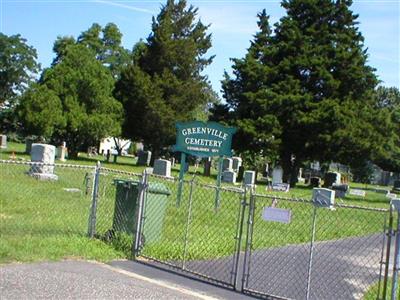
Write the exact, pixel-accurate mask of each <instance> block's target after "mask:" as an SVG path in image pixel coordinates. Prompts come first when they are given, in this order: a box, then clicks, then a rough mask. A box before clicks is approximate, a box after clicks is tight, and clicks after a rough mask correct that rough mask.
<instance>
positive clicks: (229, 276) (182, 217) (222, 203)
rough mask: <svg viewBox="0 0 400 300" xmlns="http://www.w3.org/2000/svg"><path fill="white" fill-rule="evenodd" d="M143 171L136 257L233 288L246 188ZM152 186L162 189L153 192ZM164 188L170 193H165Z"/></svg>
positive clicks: (235, 277)
mask: <svg viewBox="0 0 400 300" xmlns="http://www.w3.org/2000/svg"><path fill="white" fill-rule="evenodd" d="M178 184H179V182H178V181H177V180H175V179H171V180H166V179H165V177H160V176H156V175H150V174H146V175H145V176H144V179H143V184H142V186H143V190H142V193H141V194H140V197H139V199H140V201H139V204H138V205H139V208H138V210H139V212H140V213H139V215H140V217H139V219H138V223H137V229H138V230H137V233H136V243H135V256H136V258H137V259H138V260H141V261H145V262H146V263H151V264H153V265H156V266H163V267H167V268H169V269H173V270H175V271H177V272H180V273H184V274H190V275H192V276H195V277H197V278H201V279H203V280H206V281H210V282H213V283H216V284H219V285H222V286H225V287H230V288H235V286H236V285H237V281H238V280H237V279H238V278H237V274H238V273H239V272H238V266H239V249H240V247H241V246H240V245H241V236H242V228H243V220H244V209H245V204H246V200H245V195H246V193H245V191H244V190H242V189H233V188H232V189H230V188H220V190H219V202H217V201H216V191H217V187H216V186H213V185H208V184H202V183H198V182H196V180H195V179H193V180H191V181H184V182H183V188H182V198H181V201H180V202H179V201H177V190H178ZM155 188H158V189H162V190H164V191H165V193H164V194H153V195H152V191H154V189H155ZM167 191H168V192H167Z"/></svg>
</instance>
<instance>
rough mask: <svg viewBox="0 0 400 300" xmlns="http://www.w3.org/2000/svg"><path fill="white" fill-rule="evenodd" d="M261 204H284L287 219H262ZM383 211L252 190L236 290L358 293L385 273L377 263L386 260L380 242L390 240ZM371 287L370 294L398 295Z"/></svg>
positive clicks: (326, 295) (307, 295)
mask: <svg viewBox="0 0 400 300" xmlns="http://www.w3.org/2000/svg"><path fill="white" fill-rule="evenodd" d="M266 207H279V208H281V209H285V210H289V211H290V212H291V220H290V222H289V223H287V224H285V223H279V222H267V221H265V220H263V219H262V212H263V210H264V209H265V208H266ZM388 214H389V210H388V209H379V208H367V207H357V206H349V205H342V204H336V205H335V206H334V207H333V208H331V209H329V208H321V207H318V206H315V205H314V203H313V202H312V201H307V200H303V199H292V198H284V197H277V196H269V195H258V194H252V195H251V196H250V210H249V215H248V222H247V223H248V225H249V226H248V228H247V237H246V238H247V240H246V250H245V261H244V270H243V285H242V290H243V291H244V292H245V293H250V294H252V295H255V296H258V297H260V298H267V297H271V296H272V297H275V298H279V299H362V298H363V297H364V295H365V293H367V292H368V290H369V289H370V288H371V287H376V286H381V281H382V278H387V276H384V274H382V269H381V266H387V268H388V266H389V263H387V262H388V261H389V258H388V259H387V261H386V262H385V261H384V257H383V254H384V250H385V245H388V246H386V251H390V250H388V249H390V246H391V243H390V241H389V242H387V234H386V232H387V231H385V230H384V228H386V227H385V226H386V223H387V217H388ZM390 231H391V230H389V232H390ZM392 233H393V232H392ZM389 236H390V235H389ZM397 236H398V235H397ZM397 268H398V267H397ZM394 269H396V268H394ZM393 272H395V271H393ZM386 273H387V272H386ZM386 275H387V274H386ZM393 282H395V280H393ZM383 286H385V283H383ZM381 291H382V290H381ZM371 293H372V294H373V298H372V299H393V300H394V299H398V298H396V297H398V295H397V296H395V297H394V298H389V297H386V296H385V297H382V298H380V297H379V296H378V295H380V292H379V291H378V292H376V290H373V291H372V292H371ZM386 295H388V293H387V294H386Z"/></svg>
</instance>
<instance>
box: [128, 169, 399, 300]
mask: <svg viewBox="0 0 400 300" xmlns="http://www.w3.org/2000/svg"><path fill="white" fill-rule="evenodd" d="M158 183H162V184H163V185H164V186H166V187H167V188H168V190H169V191H171V193H170V195H169V196H168V197H163V199H161V198H160V201H155V198H154V196H152V197H150V198H149V197H148V192H149V191H148V189H149V188H150V189H151V187H152V186H153V187H154V186H156V185H157V184H158ZM178 185H179V182H178V181H177V180H174V179H170V180H166V179H165V178H162V177H158V176H155V175H146V176H145V177H144V179H143V182H142V186H143V187H144V189H143V192H142V193H140V201H139V208H138V210H139V215H140V218H139V222H138V226H137V232H136V237H140V238H136V245H135V256H136V258H137V259H138V260H139V261H142V262H143V263H146V264H151V265H155V266H158V267H162V268H167V269H169V270H174V271H175V272H177V273H180V274H184V275H187V276H191V277H195V278H198V279H202V280H205V281H209V282H212V283H215V284H218V285H222V286H225V287H228V288H231V289H235V290H237V291H241V292H244V293H247V294H251V295H254V296H256V297H259V298H271V297H273V298H283V299H362V298H363V297H364V295H365V294H366V293H372V295H374V299H377V295H378V294H379V295H381V296H380V297H378V298H382V295H383V293H385V295H386V296H387V299H390V295H391V288H390V286H391V285H389V284H388V282H389V281H390V280H391V279H389V277H391V276H392V272H393V271H392V269H390V268H389V263H388V262H389V259H390V257H392V258H393V257H394V249H393V245H394V241H395V240H396V238H397V239H398V237H397V236H398V233H396V232H398V231H395V230H394V227H393V226H394V225H393V224H397V223H396V221H395V222H393V219H396V218H398V213H397V212H395V211H393V212H391V211H389V209H379V208H367V207H355V206H348V205H344V204H337V205H335V206H334V207H333V208H322V207H318V206H315V205H314V204H313V202H311V201H310V200H304V199H292V198H283V197H278V196H272V195H259V194H256V193H251V191H245V190H244V189H238V188H219V189H220V192H219V193H220V201H219V203H216V202H215V193H216V189H218V187H217V186H213V185H208V184H202V183H199V182H197V181H196V179H194V180H191V181H184V182H183V186H182V197H181V199H180V202H178V201H177V198H176V191H177V189H178ZM149 199H150V200H149ZM390 220H392V223H391V222H390ZM390 224H391V225H392V228H391V227H390V226H389V225H390ZM394 233H396V234H394ZM392 262H393V261H390V263H392ZM382 299H384V298H382Z"/></svg>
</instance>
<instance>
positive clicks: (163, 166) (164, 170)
mask: <svg viewBox="0 0 400 300" xmlns="http://www.w3.org/2000/svg"><path fill="white" fill-rule="evenodd" d="M153 174H156V175H161V176H165V177H171V162H170V161H169V160H166V159H156V160H155V161H154V168H153Z"/></svg>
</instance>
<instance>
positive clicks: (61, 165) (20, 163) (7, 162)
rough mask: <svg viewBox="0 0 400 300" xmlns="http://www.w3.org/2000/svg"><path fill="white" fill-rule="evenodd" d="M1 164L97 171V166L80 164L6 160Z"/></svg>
mask: <svg viewBox="0 0 400 300" xmlns="http://www.w3.org/2000/svg"><path fill="white" fill-rule="evenodd" d="M0 164H10V165H27V166H49V167H61V168H75V169H95V168H96V166H95V165H94V166H90V165H78V164H60V163H54V164H48V163H43V162H38V161H23V160H22V161H16V160H4V159H0Z"/></svg>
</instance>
